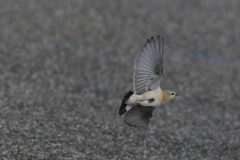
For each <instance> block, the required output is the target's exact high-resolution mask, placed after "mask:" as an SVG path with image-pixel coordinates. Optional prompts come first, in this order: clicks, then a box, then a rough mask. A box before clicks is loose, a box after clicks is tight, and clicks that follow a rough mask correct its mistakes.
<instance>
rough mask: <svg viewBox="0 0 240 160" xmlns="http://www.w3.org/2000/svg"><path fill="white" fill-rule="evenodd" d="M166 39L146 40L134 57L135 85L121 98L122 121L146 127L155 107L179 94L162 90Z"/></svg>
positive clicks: (136, 126)
mask: <svg viewBox="0 0 240 160" xmlns="http://www.w3.org/2000/svg"><path fill="white" fill-rule="evenodd" d="M163 45H164V39H163V38H160V36H159V35H158V36H157V37H156V38H154V37H151V38H150V39H148V40H147V42H146V44H144V46H143V48H142V49H141V51H140V53H139V55H138V56H137V58H136V60H135V65H134V75H133V88H134V93H133V92H132V91H129V92H128V93H127V94H126V95H125V96H124V97H123V100H122V104H121V106H120V108H119V111H118V115H119V116H121V115H123V114H124V113H126V114H125V117H124V119H123V122H124V123H126V124H127V125H129V126H130V127H135V128H138V127H139V128H147V127H148V124H149V121H150V118H152V113H153V111H154V109H155V108H156V107H159V106H161V105H162V104H164V103H166V102H167V101H169V100H171V99H173V98H174V97H175V96H177V95H178V94H177V93H176V92H173V91H170V90H162V89H161V88H160V81H161V79H162V73H163Z"/></svg>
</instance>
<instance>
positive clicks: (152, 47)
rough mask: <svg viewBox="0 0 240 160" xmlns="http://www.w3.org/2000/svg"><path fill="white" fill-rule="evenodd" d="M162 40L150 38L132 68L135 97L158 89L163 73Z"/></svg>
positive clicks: (158, 37)
mask: <svg viewBox="0 0 240 160" xmlns="http://www.w3.org/2000/svg"><path fill="white" fill-rule="evenodd" d="M163 43H164V40H163V38H160V36H157V37H156V38H155V39H154V38H153V37H151V39H148V40H147V42H146V44H145V45H144V46H143V49H141V51H140V54H139V55H138V57H137V58H136V61H135V66H134V76H133V87H134V92H135V94H137V95H141V94H143V93H144V92H146V91H151V90H155V89H160V81H161V77H162V71H163V66H162V65H163V63H162V60H163Z"/></svg>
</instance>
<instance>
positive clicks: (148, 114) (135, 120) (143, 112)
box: [123, 107, 155, 128]
mask: <svg viewBox="0 0 240 160" xmlns="http://www.w3.org/2000/svg"><path fill="white" fill-rule="evenodd" d="M154 109H155V107H148V108H145V107H132V108H131V109H130V110H129V111H128V112H127V113H126V114H125V117H124V119H123V122H124V123H126V124H127V125H129V126H130V127H135V128H138V127H139V128H147V127H148V123H149V121H150V118H152V113H153V111H154Z"/></svg>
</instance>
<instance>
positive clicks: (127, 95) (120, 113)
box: [118, 91, 133, 116]
mask: <svg viewBox="0 0 240 160" xmlns="http://www.w3.org/2000/svg"><path fill="white" fill-rule="evenodd" d="M132 95H133V92H132V91H129V92H128V93H126V94H125V96H124V97H123V100H122V104H121V106H120V108H119V110H118V115H119V116H121V115H123V114H124V113H125V112H126V111H127V104H126V102H127V100H128V99H129V98H130V97H131V96H132ZM129 107H130V106H129Z"/></svg>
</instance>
